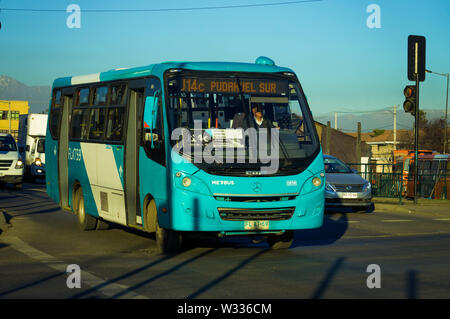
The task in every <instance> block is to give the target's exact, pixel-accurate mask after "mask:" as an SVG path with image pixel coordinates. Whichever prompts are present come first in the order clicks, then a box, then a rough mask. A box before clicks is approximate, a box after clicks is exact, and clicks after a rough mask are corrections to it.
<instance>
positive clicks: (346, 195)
mask: <svg viewBox="0 0 450 319" xmlns="http://www.w3.org/2000/svg"><path fill="white" fill-rule="evenodd" d="M357 197H358V194H357V193H342V198H357Z"/></svg>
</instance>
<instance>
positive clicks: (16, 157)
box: [0, 133, 25, 189]
mask: <svg viewBox="0 0 450 319" xmlns="http://www.w3.org/2000/svg"><path fill="white" fill-rule="evenodd" d="M24 166H25V165H24V162H23V161H22V159H21V157H20V154H19V149H18V147H17V144H16V141H15V140H14V138H13V137H12V136H11V134H4V133H0V183H11V184H14V185H15V186H16V188H19V189H20V188H22V181H23V171H24Z"/></svg>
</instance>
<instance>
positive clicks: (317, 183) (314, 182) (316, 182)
mask: <svg viewBox="0 0 450 319" xmlns="http://www.w3.org/2000/svg"><path fill="white" fill-rule="evenodd" d="M312 183H313V185H314V186H316V187H319V186H320V184H322V180H321V179H320V178H319V177H314V178H313V179H312Z"/></svg>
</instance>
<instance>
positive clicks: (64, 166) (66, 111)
mask: <svg viewBox="0 0 450 319" xmlns="http://www.w3.org/2000/svg"><path fill="white" fill-rule="evenodd" d="M72 101H73V92H72V91H71V90H63V92H62V114H61V123H60V126H59V127H60V129H59V141H58V181H59V205H60V206H61V207H63V208H68V207H69V181H68V180H69V169H68V151H69V127H70V125H69V123H70V114H71V110H72Z"/></svg>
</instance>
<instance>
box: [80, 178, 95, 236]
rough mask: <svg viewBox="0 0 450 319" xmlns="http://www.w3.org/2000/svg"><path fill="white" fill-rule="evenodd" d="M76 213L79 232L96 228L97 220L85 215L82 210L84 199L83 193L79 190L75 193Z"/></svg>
mask: <svg viewBox="0 0 450 319" xmlns="http://www.w3.org/2000/svg"><path fill="white" fill-rule="evenodd" d="M76 200H77V205H76V213H77V216H78V226H79V227H80V229H81V230H94V229H95V228H96V227H97V218H95V217H92V216H91V215H89V214H86V211H85V209H84V198H83V191H82V189H81V187H80V188H78V189H77V191H76Z"/></svg>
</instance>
